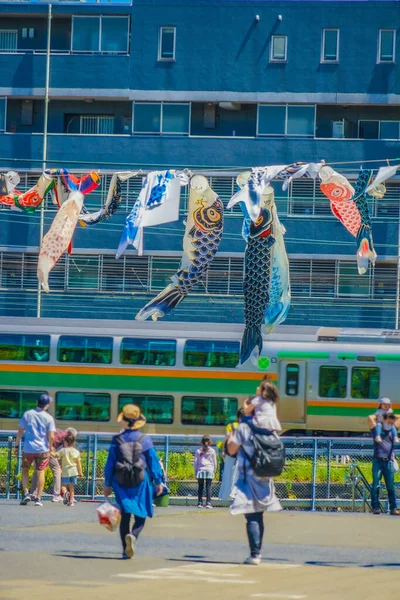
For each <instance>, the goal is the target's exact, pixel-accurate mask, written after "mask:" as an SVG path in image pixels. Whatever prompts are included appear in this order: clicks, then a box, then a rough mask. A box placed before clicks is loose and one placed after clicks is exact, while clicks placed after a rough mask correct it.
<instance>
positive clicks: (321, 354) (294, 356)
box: [277, 350, 330, 360]
mask: <svg viewBox="0 0 400 600" xmlns="http://www.w3.org/2000/svg"><path fill="white" fill-rule="evenodd" d="M277 355H278V358H289V359H292V360H295V359H297V358H298V359H301V358H329V357H330V354H329V352H290V351H286V350H281V351H279V352H277Z"/></svg>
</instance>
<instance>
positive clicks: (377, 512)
mask: <svg viewBox="0 0 400 600" xmlns="http://www.w3.org/2000/svg"><path fill="white" fill-rule="evenodd" d="M372 514H373V515H380V514H381V509H380V508H374V509H373V511H372Z"/></svg>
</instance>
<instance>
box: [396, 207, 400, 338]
mask: <svg viewBox="0 0 400 600" xmlns="http://www.w3.org/2000/svg"><path fill="white" fill-rule="evenodd" d="M399 295H400V217H399V221H398V224H397V281H396V319H395V329H398V328H399Z"/></svg>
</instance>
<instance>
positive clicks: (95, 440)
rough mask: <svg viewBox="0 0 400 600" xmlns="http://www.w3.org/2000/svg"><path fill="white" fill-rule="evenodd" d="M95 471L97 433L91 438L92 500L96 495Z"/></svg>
mask: <svg viewBox="0 0 400 600" xmlns="http://www.w3.org/2000/svg"><path fill="white" fill-rule="evenodd" d="M96 471H97V433H95V434H94V440H93V467H92V500H94V499H95V496H96Z"/></svg>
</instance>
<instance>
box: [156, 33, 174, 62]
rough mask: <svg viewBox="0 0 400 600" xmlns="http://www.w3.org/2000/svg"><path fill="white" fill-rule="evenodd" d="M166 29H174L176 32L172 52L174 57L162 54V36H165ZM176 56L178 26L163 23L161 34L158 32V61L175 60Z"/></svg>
mask: <svg viewBox="0 0 400 600" xmlns="http://www.w3.org/2000/svg"><path fill="white" fill-rule="evenodd" d="M164 29H172V30H173V32H174V49H173V53H172V58H168V57H163V56H161V51H162V36H163V31H164ZM175 57H176V27H174V26H169V25H162V26H161V27H160V30H159V34H158V57H157V61H158V62H175V60H176V58H175Z"/></svg>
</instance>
